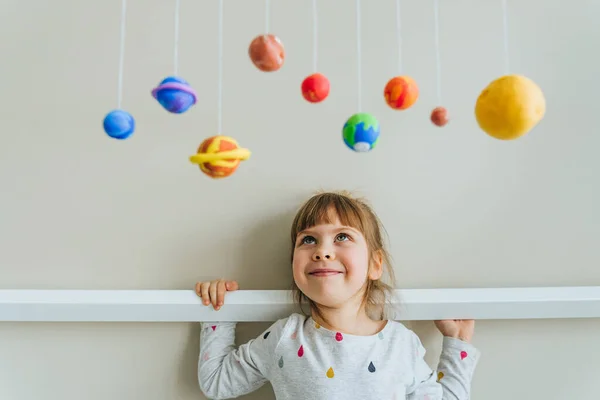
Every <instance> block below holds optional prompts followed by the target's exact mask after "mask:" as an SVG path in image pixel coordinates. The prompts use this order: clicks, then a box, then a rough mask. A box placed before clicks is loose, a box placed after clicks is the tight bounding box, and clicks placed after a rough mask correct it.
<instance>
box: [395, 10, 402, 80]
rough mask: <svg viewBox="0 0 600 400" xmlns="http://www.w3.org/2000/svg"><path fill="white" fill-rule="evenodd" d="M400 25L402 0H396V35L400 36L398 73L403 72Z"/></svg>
mask: <svg viewBox="0 0 600 400" xmlns="http://www.w3.org/2000/svg"><path fill="white" fill-rule="evenodd" d="M400 28H401V25H400V0H396V36H397V38H398V73H402V34H401V29H400Z"/></svg>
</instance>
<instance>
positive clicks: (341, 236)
mask: <svg viewBox="0 0 600 400" xmlns="http://www.w3.org/2000/svg"><path fill="white" fill-rule="evenodd" d="M335 239H336V240H339V241H340V242H343V241H345V240H348V239H349V237H348V235H346V234H345V233H340V234H338V235H337V236H336V237H335Z"/></svg>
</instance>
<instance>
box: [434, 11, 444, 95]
mask: <svg viewBox="0 0 600 400" xmlns="http://www.w3.org/2000/svg"><path fill="white" fill-rule="evenodd" d="M438 1H439V0H433V12H434V21H435V22H434V23H435V60H436V75H437V100H438V105H441V104H442V66H441V62H440V17H439V13H440V10H439V4H438Z"/></svg>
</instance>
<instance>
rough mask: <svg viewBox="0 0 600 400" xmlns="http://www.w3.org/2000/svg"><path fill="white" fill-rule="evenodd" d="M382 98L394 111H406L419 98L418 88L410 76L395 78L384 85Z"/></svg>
mask: <svg viewBox="0 0 600 400" xmlns="http://www.w3.org/2000/svg"><path fill="white" fill-rule="evenodd" d="M383 97H384V98H385V102H386V103H387V105H388V106H390V107H391V108H393V109H394V110H406V109H407V108H410V107H411V106H412V105H413V104H415V102H416V101H417V99H418V98H419V86H418V85H417V83H416V82H415V80H414V79H413V78H411V77H410V76H406V75H401V76H395V77H393V78H392V79H390V80H389V81H388V83H387V84H386V85H385V89H384V90H383Z"/></svg>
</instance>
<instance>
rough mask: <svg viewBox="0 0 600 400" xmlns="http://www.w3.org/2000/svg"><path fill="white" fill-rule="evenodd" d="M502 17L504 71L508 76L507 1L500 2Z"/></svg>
mask: <svg viewBox="0 0 600 400" xmlns="http://www.w3.org/2000/svg"><path fill="white" fill-rule="evenodd" d="M502 15H503V19H504V70H505V72H506V74H507V75H508V74H509V72H510V62H509V54H508V5H507V0H502Z"/></svg>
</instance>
